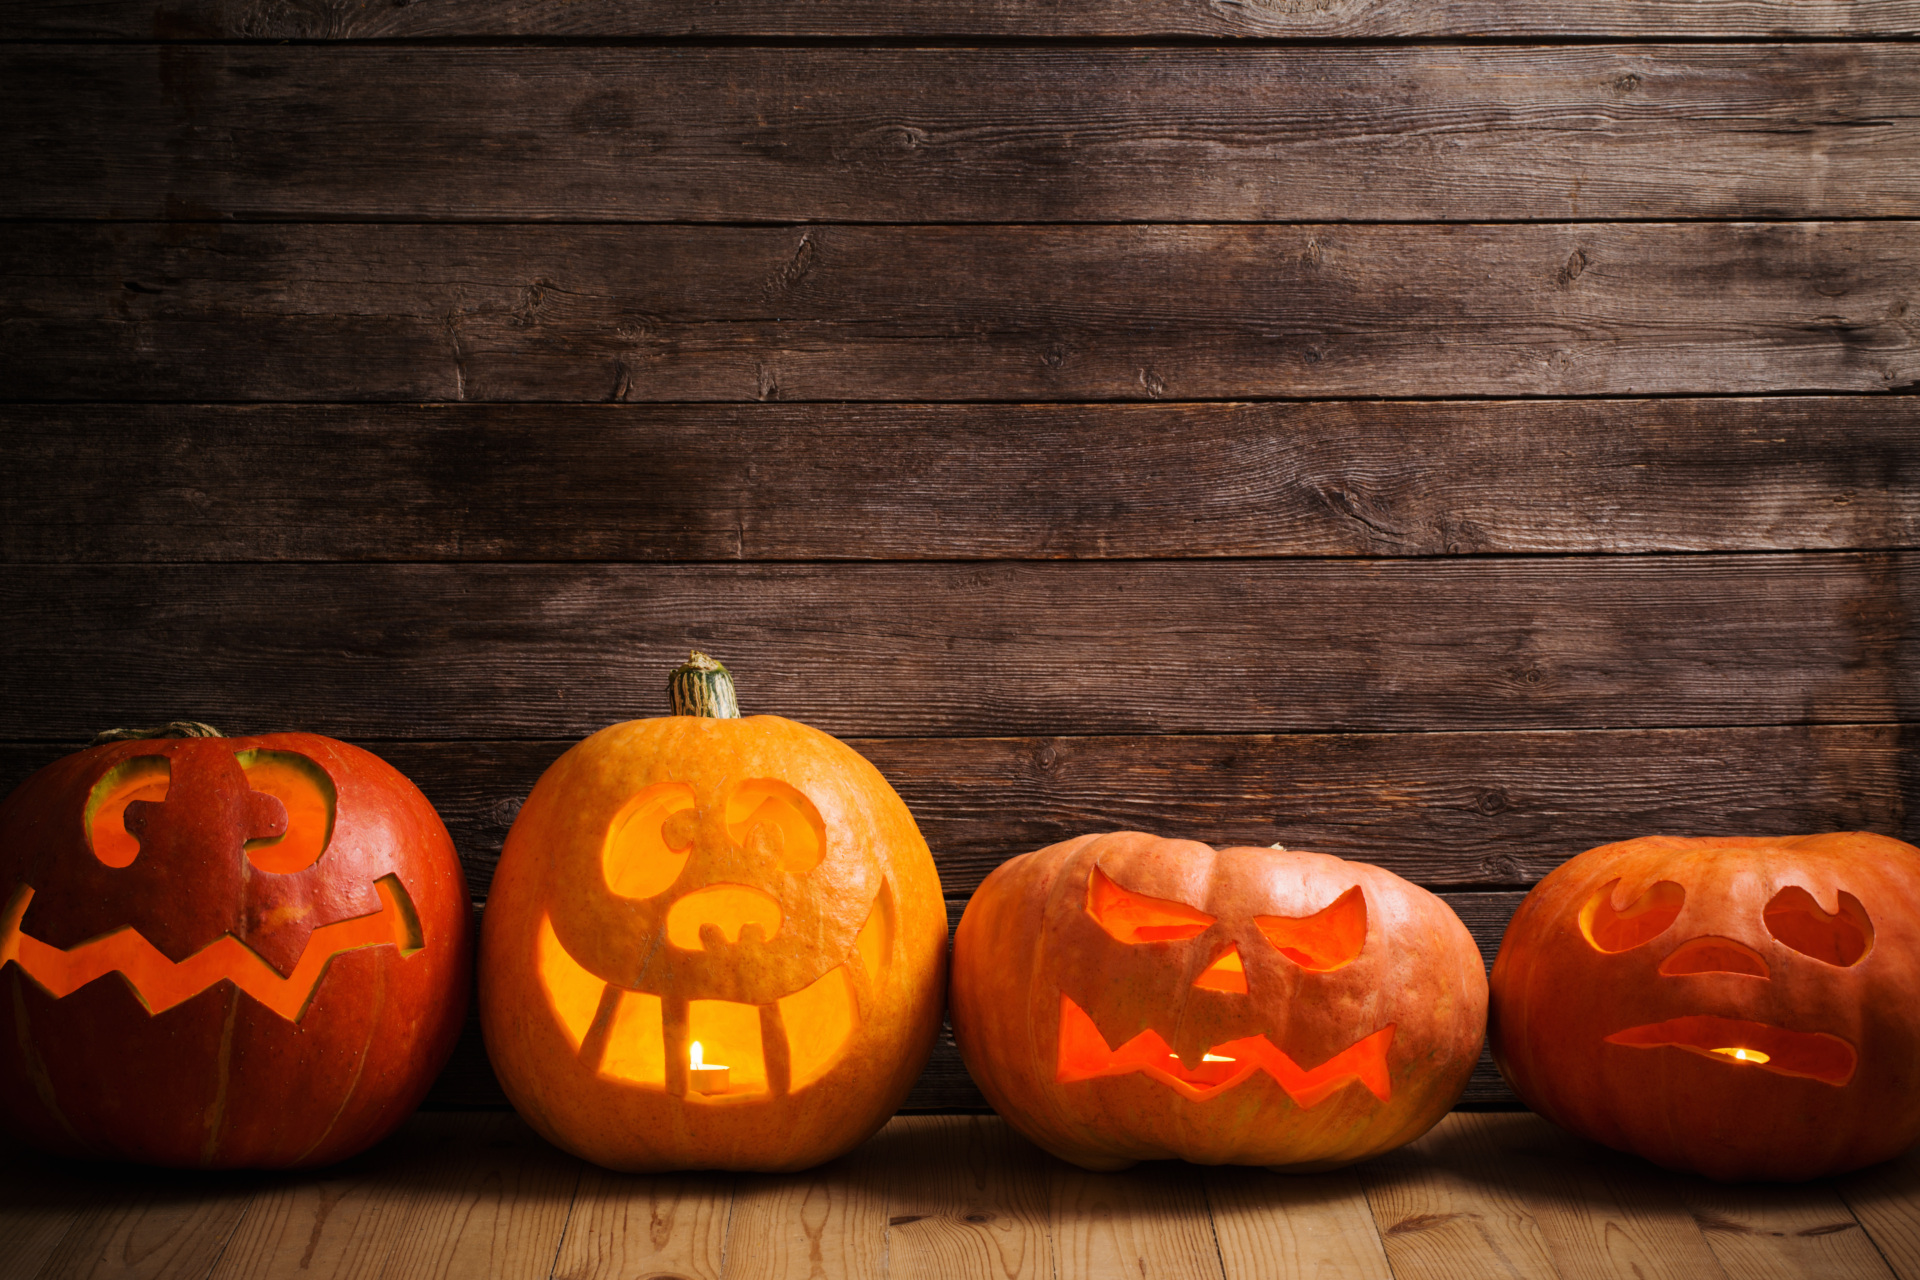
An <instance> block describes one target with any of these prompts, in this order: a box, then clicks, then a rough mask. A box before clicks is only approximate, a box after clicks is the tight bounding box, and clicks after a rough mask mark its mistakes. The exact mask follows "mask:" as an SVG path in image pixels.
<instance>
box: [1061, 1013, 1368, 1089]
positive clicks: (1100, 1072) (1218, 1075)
mask: <svg viewBox="0 0 1920 1280" xmlns="http://www.w3.org/2000/svg"><path fill="white" fill-rule="evenodd" d="M1392 1044H1393V1024H1392V1023H1388V1024H1387V1025H1386V1026H1384V1027H1382V1028H1381V1029H1380V1030H1378V1031H1376V1032H1374V1033H1373V1034H1372V1035H1370V1036H1367V1037H1366V1038H1365V1039H1363V1040H1360V1041H1358V1042H1357V1043H1355V1044H1352V1045H1350V1046H1348V1047H1347V1048H1345V1049H1342V1050H1341V1051H1340V1052H1339V1053H1337V1054H1335V1055H1334V1056H1333V1057H1331V1058H1328V1059H1327V1060H1326V1061H1325V1062H1323V1063H1321V1064H1320V1065H1319V1066H1317V1067H1314V1068H1313V1069H1312V1070H1310V1071H1309V1070H1306V1069H1304V1068H1302V1067H1301V1066H1300V1065H1299V1064H1298V1063H1296V1062H1295V1061H1294V1060H1293V1059H1292V1058H1290V1057H1288V1056H1287V1055H1286V1054H1285V1053H1283V1052H1281V1051H1280V1049H1279V1048H1277V1047H1276V1046H1275V1045H1274V1043H1273V1041H1271V1040H1269V1039H1267V1038H1266V1037H1265V1036H1248V1037H1246V1038H1245V1039H1242V1040H1229V1041H1227V1042H1226V1043H1225V1044H1217V1045H1214V1046H1213V1047H1212V1048H1211V1049H1209V1050H1207V1053H1206V1056H1205V1057H1204V1058H1202V1059H1201V1061H1200V1064H1199V1065H1198V1066H1195V1067H1189V1066H1187V1065H1186V1064H1185V1063H1183V1062H1181V1061H1180V1058H1179V1056H1178V1055H1177V1054H1175V1053H1174V1052H1173V1049H1172V1047H1171V1046H1170V1045H1168V1044H1167V1042H1166V1040H1165V1038H1164V1037H1162V1036H1161V1035H1160V1033H1159V1032H1158V1031H1153V1030H1147V1031H1142V1032H1141V1033H1140V1034H1139V1035H1137V1036H1135V1037H1134V1038H1133V1039H1131V1040H1129V1041H1127V1042H1126V1043H1125V1044H1123V1045H1121V1046H1120V1047H1119V1048H1118V1049H1114V1048H1109V1047H1108V1045H1107V1041H1106V1037H1104V1036H1102V1035H1101V1034H1100V1029H1099V1028H1098V1027H1096V1026H1094V1025H1093V1019H1092V1018H1090V1017H1088V1016H1087V1014H1086V1012H1085V1011H1084V1010H1082V1009H1081V1008H1080V1006H1079V1005H1077V1004H1075V1003H1074V1002H1073V1001H1072V1000H1071V999H1069V998H1068V997H1066V996H1064V995H1063V996H1061V997H1060V1067H1059V1073H1058V1075H1057V1077H1056V1078H1057V1079H1058V1080H1059V1081H1060V1082H1061V1083H1062V1084H1067V1083H1071V1082H1072V1081H1075V1080H1092V1079H1095V1078H1097V1077H1100V1076H1124V1075H1132V1074H1133V1073H1134V1072H1136V1071H1137V1072H1139V1073H1141V1074H1142V1075H1146V1076H1150V1077H1152V1078H1153V1079H1155V1080H1158V1081H1159V1082H1160V1083H1162V1084H1164V1085H1166V1086H1167V1087H1168V1088H1170V1089H1173V1090H1175V1091H1176V1092H1178V1093H1179V1094H1181V1095H1182V1096H1183V1097H1187V1098H1191V1099H1193V1100H1194V1101H1196V1102H1200V1101H1203V1100H1205V1099H1207V1098H1211V1097H1213V1096H1214V1095H1215V1094H1217V1093H1220V1092H1222V1091H1224V1090H1227V1089H1231V1088H1232V1087H1233V1086H1235V1085H1237V1084H1239V1083H1241V1082H1242V1081H1244V1080H1247V1079H1249V1078H1250V1077H1251V1076H1252V1075H1253V1073H1254V1072H1256V1071H1264V1072H1266V1073H1267V1074H1268V1075H1270V1076H1272V1077H1273V1078H1274V1080H1275V1081H1276V1082H1277V1083H1278V1084H1279V1086H1280V1087H1281V1088H1282V1089H1284V1090H1286V1092H1287V1096H1288V1097H1289V1098H1292V1099H1293V1101H1294V1103H1295V1104H1296V1105H1298V1106H1300V1107H1301V1108H1310V1107H1317V1106H1319V1105H1320V1104H1321V1103H1322V1102H1325V1101H1326V1100H1327V1099H1328V1098H1330V1097H1332V1096H1333V1095H1334V1094H1336V1093H1338V1092H1339V1091H1340V1090H1342V1089H1344V1088H1346V1087H1347V1086H1348V1085H1349V1084H1354V1083H1359V1084H1362V1085H1365V1086H1366V1088H1367V1091H1368V1092H1370V1093H1372V1094H1373V1096H1374V1097H1376V1098H1378V1099H1380V1101H1382V1102H1385V1101H1387V1100H1388V1099H1389V1098H1390V1097H1392V1096H1393V1081H1392V1078H1391V1077H1390V1076H1389V1074H1388V1072H1387V1049H1388V1047H1389V1046H1391V1045H1392Z"/></svg>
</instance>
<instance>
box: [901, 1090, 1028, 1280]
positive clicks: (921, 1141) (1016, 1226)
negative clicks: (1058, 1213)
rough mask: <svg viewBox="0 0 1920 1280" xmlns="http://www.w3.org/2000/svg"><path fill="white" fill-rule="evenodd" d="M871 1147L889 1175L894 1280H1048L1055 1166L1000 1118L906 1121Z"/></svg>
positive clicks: (927, 1118) (945, 1118) (930, 1117)
mask: <svg viewBox="0 0 1920 1280" xmlns="http://www.w3.org/2000/svg"><path fill="white" fill-rule="evenodd" d="M874 1142H875V1144H876V1145H880V1146H881V1147H882V1150H881V1151H880V1152H879V1153H878V1156H879V1160H880V1163H881V1164H882V1166H883V1167H884V1168H886V1169H887V1170H888V1171H889V1173H888V1177H887V1263H888V1275H889V1276H890V1277H891V1278H892V1280H943V1278H944V1277H948V1276H983V1277H992V1280H1051V1277H1052V1276H1053V1275H1054V1257H1053V1237H1052V1234H1051V1232H1049V1230H1048V1215H1047V1204H1048V1186H1047V1184H1048V1178H1049V1175H1050V1173H1051V1172H1052V1171H1053V1170H1054V1169H1055V1168H1057V1167H1059V1162H1058V1161H1056V1160H1054V1159H1053V1158H1052V1157H1051V1156H1048V1155H1046V1154H1045V1153H1044V1152H1042V1151H1041V1150H1040V1149H1039V1148H1037V1147H1035V1146H1033V1145H1032V1144H1031V1143H1029V1142H1027V1141H1026V1140H1025V1139H1024V1138H1022V1137H1020V1136H1019V1135H1018V1134H1016V1133H1014V1132H1013V1130H1011V1129H1009V1128H1008V1127H1007V1126H1006V1125H1005V1124H1004V1123H1003V1122H1001V1120H1000V1119H999V1118H998V1117H996V1116H921V1117H913V1118H904V1117H903V1118H902V1119H899V1120H895V1121H894V1122H893V1123H892V1124H890V1125H888V1126H887V1128H886V1129H885V1130H883V1131H882V1132H881V1134H880V1136H879V1137H877V1138H875V1139H874Z"/></svg>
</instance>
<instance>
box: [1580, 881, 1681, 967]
mask: <svg viewBox="0 0 1920 1280" xmlns="http://www.w3.org/2000/svg"><path fill="white" fill-rule="evenodd" d="M1619 887H1620V881H1619V880H1618V879H1614V880H1609V881H1607V883H1605V884H1603V885H1601V886H1600V888H1599V889H1598V890H1597V891H1596V892H1595V893H1594V895H1593V896H1592V897H1591V898H1589V899H1587V905H1586V906H1584V907H1582V908H1580V932H1581V933H1583V934H1585V935H1586V939H1587V945H1588V946H1590V947H1592V948H1593V949H1594V950H1595V951H1601V952H1605V953H1606V954H1607V955H1618V954H1619V953H1620V952H1622V951H1631V950H1633V949H1634V948H1635V947H1637V946H1640V945H1642V944H1643V943H1648V942H1652V941H1653V940H1654V939H1655V938H1657V937H1659V936H1660V935H1661V934H1663V933H1665V932H1666V931H1667V929H1668V928H1669V927H1670V926H1671V925H1672V924H1673V922H1674V921H1675V920H1678V919H1679V918H1680V908H1681V907H1684V906H1685V905H1686V903H1687V891H1686V890H1685V889H1682V888H1681V887H1680V886H1679V885H1677V884H1675V883H1674V882H1673V881H1671V880H1662V881H1659V882H1658V883H1656V884H1654V885H1652V886H1651V887H1649V888H1648V889H1647V891H1646V892H1645V893H1643V894H1641V895H1640V896H1639V897H1638V898H1636V899H1635V900H1634V901H1632V902H1630V903H1628V904H1627V906H1626V907H1625V908H1624V909H1622V910H1616V909H1615V908H1614V905H1613V893H1614V890H1616V889H1618V888H1619Z"/></svg>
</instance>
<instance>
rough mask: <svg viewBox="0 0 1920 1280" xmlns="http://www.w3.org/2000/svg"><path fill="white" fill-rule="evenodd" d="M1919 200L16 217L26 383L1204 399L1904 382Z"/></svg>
mask: <svg viewBox="0 0 1920 1280" xmlns="http://www.w3.org/2000/svg"><path fill="white" fill-rule="evenodd" d="M1917 259H1920V223H1916V222H1910V221H1862V222H1788V223H1776V222H1762V223H1719V222H1698V223H1684V224H1673V223H1580V224H1549V225H1512V224H1457V223H1441V224H1422V225H1415V226H1359V225H1317V226H1222V225H1206V226H1168V225H1152V226H1029V227H1005V226H997V227H972V226H913V227H848V226H832V227H825V226H821V227H786V228H759V227H719V226H607V225H575V226H565V227H557V226H544V225H528V226H520V227H497V226H481V225H431V226H421V225H377V226H349V225H318V224H294V225H285V226H280V225H263V224H236V225H222V224H218V223H215V224H204V223H166V224H153V223H108V224H97V223H87V224H70V223H45V222H29V223H21V224H19V225H18V226H17V227H15V228H14V229H13V231H12V234H11V235H10V236H9V237H8V239H7V240H6V241H5V242H0V293H4V294H5V295H6V296H8V298H9V303H8V313H7V317H8V318H7V321H6V327H5V334H6V336H7V341H8V350H9V356H8V369H9V375H10V382H9V385H10V387H11V389H12V390H11V394H12V395H13V396H14V397H16V398H20V399H33V400H40V399H60V400H176V399H213V400H226V399H233V400H402V401H418V400H651V401H728V400H733V401H755V400H828V401H841V400H902V399H909V400H921V399H925V400H971V401H980V400H1015V401H1017V400H1055V401H1057V400H1088V399H1094V400H1185V399H1216V398H1246V397H1284V398H1313V397H1330V396H1338V397H1346V396H1359V397H1378V396H1419V397H1432V396H1441V397H1444V396H1500V397H1507V396H1514V395H1527V396H1568V395H1582V396H1585V395H1610V396H1611V395H1650V394H1659V395H1693V394H1706V393H1711V394H1728V393H1757V392H1785V391H1809V390H1818V391H1855V392H1860V391H1870V392H1884V391H1896V390H1900V389H1902V388H1906V387H1911V386H1912V385H1913V384H1914V383H1915V382H1916V381H1920V344H1917V343H1916V342H1915V340H1914V335H1913V332H1912V329H1911V324H1912V321H1911V320H1909V319H1908V307H1909V303H1910V300H1911V299H1912V297H1913V293H1914V288H1915V278H1914V263H1915V261H1916V260H1917Z"/></svg>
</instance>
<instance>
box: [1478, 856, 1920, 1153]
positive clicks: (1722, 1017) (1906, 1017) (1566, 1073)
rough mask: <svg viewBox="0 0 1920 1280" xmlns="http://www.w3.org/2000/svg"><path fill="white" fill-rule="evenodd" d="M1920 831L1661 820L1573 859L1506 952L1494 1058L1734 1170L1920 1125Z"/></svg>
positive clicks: (1546, 883) (1876, 1146)
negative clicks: (1657, 832)
mask: <svg viewBox="0 0 1920 1280" xmlns="http://www.w3.org/2000/svg"><path fill="white" fill-rule="evenodd" d="M1916 904H1920V849H1915V848H1914V847H1913V846H1912V845H1909V844H1906V843H1904V842H1902V841H1899V840H1893V839H1890V838H1888V837H1885V836H1877V835H1870V834H1866V833H1862V832H1842V833H1834V834H1827V835H1814V836H1794V837H1782V838H1778V839H1773V838H1761V837H1709V838H1702V839H1687V838H1682V837H1677V836H1647V837H1643V838H1641V839H1637V840H1627V841H1622V842H1620V843H1618V844H1610V845H1603V846H1601V847H1599V848H1597V849H1590V850H1588V851H1587V852H1585V853H1582V854H1580V855H1579V856H1578V857H1575V858H1572V859H1570V860H1569V861H1567V862H1566V863H1564V864H1562V865H1561V866H1560V867H1558V868H1556V869H1555V870H1554V871H1552V872H1551V873H1550V874H1549V875H1547V877H1546V878H1545V879H1543V880H1542V881H1541V882H1540V883H1539V884H1537V885H1535V886H1534V888H1533V890H1532V892H1530V893H1529V894H1528V895H1527V897H1526V900H1525V901H1523V902H1522V903H1521V905H1520V909H1519V910H1518V911H1517V912H1515V914H1514V917H1513V921H1512V922H1511V923H1510V924H1509V925H1508V926H1507V932H1506V936H1505V938H1504V939H1503V940H1502V942H1501V946H1500V954H1499V956H1498V958H1497V959H1496V960H1495V962H1494V968H1493V1017H1492V1023H1491V1035H1490V1039H1491V1041H1492V1046H1493V1053H1494V1059H1495V1061H1496V1062H1498V1063H1499V1065H1500V1070H1501V1073H1502V1074H1503V1075H1505V1076H1506V1078H1507V1081H1508V1083H1509V1084H1511V1085H1512V1086H1513V1089H1514V1092H1515V1093H1517V1094H1519V1095H1520V1098H1521V1100H1522V1101H1524V1102H1525V1103H1526V1104H1527V1105H1528V1106H1529V1107H1532V1108H1533V1109H1534V1110H1535V1111H1538V1112H1539V1113H1540V1114H1542V1115H1544V1116H1546V1117H1547V1118H1548V1119H1550V1120H1552V1121H1554V1122H1555V1123H1556V1124H1559V1125H1561V1126H1562V1127H1564V1128H1566V1129H1570V1130H1572V1131H1573V1132H1575V1133H1578V1134H1581V1135H1583V1136H1585V1137H1588V1138H1591V1139H1593V1140H1594V1141H1596V1142H1600V1143H1603V1144H1605V1145H1607V1146H1610V1147H1614V1148H1616V1149H1618V1150H1622V1151H1630V1152H1634V1153H1636V1154H1638V1155H1641V1156H1644V1157H1646V1158H1647V1159H1649V1160H1652V1161H1654V1162H1655V1163H1658V1164H1662V1165H1665V1166H1667V1167H1668V1168H1672V1169H1681V1170H1686V1171H1691V1172H1695V1173H1702V1174H1705V1175H1707V1176H1708V1177H1712V1178H1718V1179H1721V1180H1725V1181H1739V1180H1748V1179H1766V1180H1797V1179H1802V1178H1813V1177H1820V1176H1824V1175H1826V1174H1832V1173H1840V1172H1844V1171H1846V1170H1848V1169H1855V1168H1859V1167H1861V1166H1863V1165H1867V1164H1872V1163H1876V1162H1878V1161H1880V1160H1885V1159H1888V1158H1890V1157H1892V1156H1894V1155H1897V1154H1899V1153H1900V1152H1901V1151H1903V1150H1905V1149H1907V1148H1908V1147H1910V1146H1912V1145H1913V1144H1914V1143H1915V1142H1916V1141H1920V1010H1916V1008H1915V1006H1914V1001H1913V993H1914V991H1915V990H1916V989H1920V906H1916Z"/></svg>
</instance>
